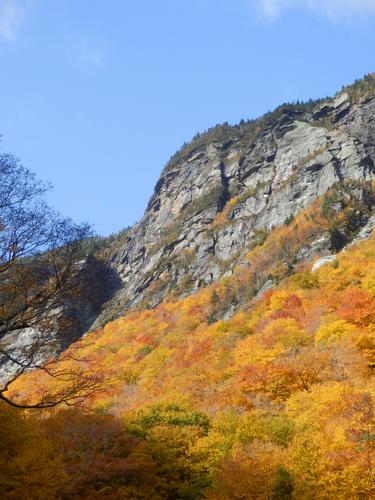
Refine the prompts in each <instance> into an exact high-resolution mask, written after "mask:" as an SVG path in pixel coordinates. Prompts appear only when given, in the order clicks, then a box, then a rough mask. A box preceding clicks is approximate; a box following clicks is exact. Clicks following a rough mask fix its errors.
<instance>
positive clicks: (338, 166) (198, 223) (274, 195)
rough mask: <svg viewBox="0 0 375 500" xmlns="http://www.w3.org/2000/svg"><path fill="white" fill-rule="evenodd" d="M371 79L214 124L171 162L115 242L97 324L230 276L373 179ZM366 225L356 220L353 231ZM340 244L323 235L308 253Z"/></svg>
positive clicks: (374, 98) (374, 87) (374, 83)
mask: <svg viewBox="0 0 375 500" xmlns="http://www.w3.org/2000/svg"><path fill="white" fill-rule="evenodd" d="M374 111H375V80H374V77H373V76H372V75H369V76H368V77H366V78H365V79H364V80H362V81H360V82H357V83H356V84H354V85H353V86H350V87H347V88H345V89H343V91H342V92H340V93H339V94H337V96H336V97H335V98H333V99H327V100H324V101H317V102H316V103H314V102H310V103H308V104H304V105H299V104H295V105H283V106H281V107H280V108H278V109H277V110H276V111H275V112H273V113H269V114H268V115H265V116H264V117H262V118H261V119H259V120H255V121H250V122H242V123H241V124H240V125H238V126H235V127H230V126H228V125H223V126H218V127H215V128H213V129H211V130H209V131H208V132H207V133H205V134H203V135H201V136H198V137H196V138H195V139H194V140H193V141H192V142H191V143H190V144H188V145H186V146H184V148H182V150H181V151H180V152H179V153H177V154H176V155H175V156H174V157H173V158H172V159H171V160H170V162H169V163H168V165H167V166H166V168H165V169H164V171H163V172H162V174H161V177H160V179H159V181H158V183H157V185H156V187H155V192H154V194H153V196H152V198H151V200H150V202H149V205H148V207H147V210H146V212H145V214H144V217H143V218H142V220H141V221H140V222H139V223H138V224H136V225H135V226H134V227H133V228H131V229H130V230H128V231H127V232H126V233H125V235H124V234H123V235H122V237H121V239H119V240H117V241H116V242H115V243H114V244H113V245H112V247H113V248H112V251H111V255H110V259H111V262H112V266H113V267H114V268H115V270H116V272H117V273H118V275H119V276H120V278H121V280H122V282H123V288H122V289H121V290H120V291H119V292H118V293H117V295H116V296H115V297H114V298H113V300H112V301H111V302H110V303H109V304H107V306H106V308H105V309H104V311H103V314H102V315H101V316H100V317H99V318H98V321H97V322H96V323H95V324H94V326H96V325H100V324H103V323H105V322H106V321H107V320H108V319H111V318H113V317H117V316H119V315H121V314H123V313H124V312H125V311H126V310H127V309H129V308H133V307H134V306H137V307H149V306H154V305H156V304H157V303H159V302H160V301H161V300H163V298H164V297H165V296H166V295H168V294H169V293H174V294H176V295H184V294H186V293H190V292H192V291H195V290H197V289H199V288H201V287H204V286H207V285H209V284H211V283H213V282H215V281H216V280H217V279H219V278H220V277H222V276H225V275H230V274H231V272H232V271H233V269H234V267H235V266H236V265H237V264H238V263H240V262H241V261H242V260H243V257H244V255H245V254H246V252H247V251H248V250H249V249H250V248H251V247H252V246H254V245H256V244H257V243H259V242H261V241H262V239H264V237H265V235H266V234H267V233H268V232H269V231H270V230H271V229H272V228H274V227H277V226H281V225H283V224H284V223H285V222H287V221H289V220H291V218H292V217H293V216H295V215H296V214H297V213H298V212H299V211H300V210H301V209H303V208H306V207H307V206H308V205H309V204H310V203H312V201H313V200H314V199H315V198H316V197H317V196H320V195H322V194H324V193H325V192H326V191H327V190H328V188H329V187H330V186H332V185H333V184H335V183H337V182H339V183H340V182H343V181H344V180H346V179H352V180H357V181H361V182H362V181H366V180H370V179H371V178H373V176H374V160H375V123H374V119H373V116H374ZM366 223H367V220H366V219H362V220H358V228H357V230H359V229H360V227H361V226H363V225H365V224H366ZM347 242H348V241H347V238H346V237H345V238H343V240H342V243H341V246H340V245H339V246H338V248H337V242H336V243H333V242H332V241H330V240H329V239H327V241H324V242H323V241H322V242H320V244H319V245H317V248H316V252H314V251H313V252H311V255H310V258H311V257H312V256H313V255H314V253H321V254H324V253H330V252H332V251H337V250H339V249H340V248H341V247H342V246H343V245H344V244H346V243H347Z"/></svg>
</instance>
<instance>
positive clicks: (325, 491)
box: [0, 185, 375, 500]
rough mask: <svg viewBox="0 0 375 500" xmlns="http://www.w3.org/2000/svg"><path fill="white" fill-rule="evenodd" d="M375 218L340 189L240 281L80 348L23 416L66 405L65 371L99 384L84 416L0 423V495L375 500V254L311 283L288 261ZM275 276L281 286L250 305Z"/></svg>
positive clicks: (270, 243)
mask: <svg viewBox="0 0 375 500" xmlns="http://www.w3.org/2000/svg"><path fill="white" fill-rule="evenodd" d="M357 187H358V186H357ZM366 189H367V190H368V194H369V196H366V199H367V200H368V199H369V198H371V196H370V195H371V194H372V188H371V186H370V185H369V186H367V188H366ZM345 193H346V194H345ZM338 200H341V201H342V204H341V205H340V206H339V209H338V208H337V202H338ZM335 207H336V208H335ZM367 209H368V206H367V205H366V204H364V203H362V202H360V201H358V198H356V197H351V196H350V195H349V194H348V190H347V189H346V188H345V187H344V188H342V189H335V188H334V189H332V190H331V191H329V192H328V193H327V195H326V196H325V197H323V198H320V199H318V200H317V201H316V202H315V203H314V204H313V205H312V206H310V207H309V208H308V209H307V210H305V211H303V212H301V213H300V214H299V215H298V216H297V217H296V218H295V219H293V220H290V221H287V223H286V224H285V226H284V227H280V228H276V229H275V230H273V231H272V232H271V233H270V234H269V235H264V237H263V238H262V241H259V242H258V244H257V245H255V246H254V248H253V249H252V250H251V251H250V252H249V254H248V255H247V258H246V261H247V262H246V263H244V264H243V265H242V266H241V267H238V268H237V269H236V270H235V272H234V274H233V275H232V276H231V277H228V278H225V279H222V280H220V281H219V282H218V283H216V284H215V285H212V286H211V287H208V288H205V289H203V290H201V291H199V292H197V293H196V294H194V295H191V296H189V297H186V298H183V299H178V300H177V299H174V298H173V297H171V298H169V299H167V300H165V301H164V302H163V303H162V304H161V305H159V306H158V307H156V308H155V309H153V310H147V311H137V312H131V313H129V314H127V315H126V316H124V317H122V318H120V319H118V320H116V321H114V322H111V323H109V324H107V325H106V326H105V327H104V328H102V329H99V330H97V331H95V332H93V333H90V334H88V335H86V337H85V338H84V339H82V340H81V341H80V342H79V343H76V344H74V345H73V346H71V348H70V350H69V351H68V352H67V353H64V356H63V360H62V361H61V365H60V369H59V373H58V374H57V373H56V377H55V378H51V377H48V376H47V375H46V376H45V377H41V376H40V373H39V374H36V373H30V374H29V375H28V376H26V377H24V378H23V379H20V380H19V381H17V385H16V386H15V387H14V389H13V394H12V396H13V397H16V398H18V401H24V400H28V401H32V400H33V398H37V397H39V396H40V395H41V394H43V392H44V391H47V390H49V391H50V390H53V391H55V392H56V393H58V391H61V390H62V388H63V387H64V385H65V384H66V382H65V380H64V373H69V371H70V370H71V369H72V367H74V369H75V370H76V369H81V370H84V371H85V372H90V371H93V372H96V373H97V372H101V374H102V375H103V376H104V380H105V383H104V384H103V387H102V390H101V391H100V392H98V393H96V394H95V395H94V396H92V397H91V398H89V399H88V400H87V401H86V403H85V405H84V407H83V408H70V409H69V408H68V409H60V410H54V411H51V412H48V413H44V414H43V416H42V417H41V416H40V415H39V416H38V415H36V414H35V413H26V414H23V413H20V412H19V411H16V410H13V409H9V408H5V407H2V412H1V414H0V426H1V429H2V436H3V441H2V443H1V446H0V463H1V469H0V493H1V495H2V496H4V495H7V496H9V498H66V499H68V498H69V499H71V498H90V499H91V498H124V499H146V498H147V499H171V500H172V499H199V498H208V499H215V500H216V499H222V500H224V499H225V500H232V499H315V498H322V499H324V498H339V499H344V498H345V499H350V498H360V499H370V498H373V497H374V495H375V482H374V480H375V476H374V461H375V415H374V398H375V383H374V374H373V370H374V368H375V268H374V265H373V263H374V259H375V238H374V237H372V238H371V239H369V240H368V241H363V242H359V243H357V244H356V245H355V246H353V247H351V248H348V249H346V250H343V251H342V252H341V253H339V254H338V255H337V262H334V263H333V264H328V265H325V266H322V267H320V268H319V269H318V270H317V271H315V272H311V264H309V265H308V264H297V263H296V261H295V255H296V253H298V251H299V250H301V248H303V247H304V246H306V245H308V244H309V242H312V241H314V240H315V239H316V238H317V237H318V236H319V235H321V234H323V233H328V234H330V235H331V236H332V237H333V240H332V241H336V239H335V235H336V236H337V234H341V235H345V234H346V235H348V233H350V231H351V228H353V227H355V224H353V220H354V219H355V217H356V216H359V215H360V214H361V213H364V212H365V211H366V210H367ZM353 230H354V229H353ZM340 241H341V240H340ZM260 275H262V279H260V278H259V277H260ZM267 276H271V277H272V279H273V280H274V281H275V282H277V283H278V286H277V287H276V288H274V289H269V290H267V291H265V292H263V293H261V294H260V295H259V296H258V297H257V298H252V297H253V295H254V293H255V292H256V291H257V284H256V283H257V279H259V283H260V282H263V281H264V279H263V278H264V277H267ZM233 304H235V305H236V307H237V308H238V305H239V304H242V306H241V307H240V308H238V311H237V312H236V313H235V314H234V315H233V316H232V317H231V318H230V319H227V320H225V319H220V318H223V317H224V315H225V312H226V311H228V307H229V306H230V305H233Z"/></svg>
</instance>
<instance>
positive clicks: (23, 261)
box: [0, 154, 99, 408]
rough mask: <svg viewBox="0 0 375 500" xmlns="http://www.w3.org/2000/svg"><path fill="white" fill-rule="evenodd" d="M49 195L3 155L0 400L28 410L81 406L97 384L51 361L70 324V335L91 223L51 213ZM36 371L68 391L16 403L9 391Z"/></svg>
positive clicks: (95, 379) (0, 170)
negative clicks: (0, 374) (70, 305)
mask: <svg viewBox="0 0 375 500" xmlns="http://www.w3.org/2000/svg"><path fill="white" fill-rule="evenodd" d="M48 189H49V186H48V185H46V184H44V183H42V182H40V181H39V180H37V179H36V177H35V175H34V174H32V173H31V172H30V171H29V170H27V169H25V168H24V167H23V166H22V165H20V163H19V162H18V160H16V159H15V158H14V157H12V156H10V155H4V154H3V155H0V357H1V360H0V361H2V362H3V363H4V362H7V364H8V365H10V366H11V367H12V370H11V373H10V374H8V377H7V379H6V380H5V381H3V385H2V387H0V399H2V400H4V401H6V402H7V403H9V404H11V405H13V406H19V407H27V408H29V407H32V408H46V407H51V406H54V405H56V404H59V403H61V402H65V403H67V404H75V403H77V402H79V401H81V400H82V398H83V397H85V396H87V395H89V394H91V392H92V391H93V390H95V389H96V387H97V385H98V383H99V379H98V377H95V376H89V375H87V376H86V375H85V372H84V370H78V371H76V372H74V373H73V372H71V373H61V372H59V370H58V368H56V367H55V366H54V363H53V362H51V361H46V360H47V359H48V357H49V356H51V354H52V353H55V352H56V346H55V335H54V332H55V331H56V330H57V329H60V330H61V328H64V324H63V322H64V321H65V328H67V329H69V322H68V321H66V318H64V319H62V318H63V315H62V308H63V307H64V304H66V303H67V302H68V301H74V298H75V295H76V294H77V288H78V274H79V267H80V265H79V260H80V259H82V245H83V243H84V241H85V240H87V238H88V237H89V236H90V235H91V230H90V227H89V226H88V225H87V224H81V225H77V224H74V223H73V222H72V221H71V220H70V219H67V218H63V217H61V216H60V215H59V214H58V213H57V212H55V211H54V210H53V209H51V208H50V207H49V206H48V204H47V203H46V202H45V200H44V195H45V193H46V191H47V190H48ZM25 332H29V333H30V335H25ZM25 339H27V340H25ZM15 345H16V346H17V347H15ZM30 369H39V370H43V371H44V372H46V373H48V374H49V375H50V376H52V377H55V378H58V379H59V380H64V381H65V382H66V389H65V390H64V391H61V390H60V391H58V392H57V393H50V394H44V395H43V397H42V398H41V399H40V401H38V402H36V403H35V402H34V403H33V404H30V405H28V404H21V403H18V402H17V401H14V400H12V399H11V398H9V396H8V394H9V393H7V391H8V390H9V388H10V386H11V384H12V383H13V382H14V381H15V380H16V379H17V378H18V377H19V376H20V375H22V374H23V373H24V372H25V371H27V370H30Z"/></svg>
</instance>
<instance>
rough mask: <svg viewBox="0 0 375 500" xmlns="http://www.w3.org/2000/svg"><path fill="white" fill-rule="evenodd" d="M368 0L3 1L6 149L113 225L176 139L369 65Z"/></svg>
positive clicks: (58, 199) (373, 44) (72, 203)
mask: <svg viewBox="0 0 375 500" xmlns="http://www.w3.org/2000/svg"><path fill="white" fill-rule="evenodd" d="M374 25H375V0H158V1H156V0H137V1H130V0H0V67H1V79H0V99H1V114H0V116H1V123H0V133H1V134H2V135H3V138H2V144H1V149H2V151H6V152H11V153H14V154H15V155H16V156H18V157H20V158H21V160H22V162H23V164H24V165H25V166H27V167H29V168H30V169H31V170H34V171H35V172H37V174H38V175H39V177H41V178H42V179H45V180H49V181H51V182H52V184H53V186H54V189H53V191H52V192H51V194H50V196H49V199H50V202H51V204H53V205H54V206H55V207H56V208H58V209H59V210H60V211H61V212H62V213H64V214H65V215H69V216H71V217H73V218H74V219H75V220H77V221H82V220H88V221H90V222H91V223H92V224H93V225H94V227H95V229H96V230H97V231H98V232H99V233H100V234H109V233H111V232H114V231H117V230H119V229H121V228H122V227H124V226H127V225H129V224H132V223H134V222H135V221H136V220H137V219H139V218H140V217H141V216H142V213H143V211H144V208H145V206H146V204H147V201H148V199H149V198H150V196H151V194H152V191H153V187H154V184H155V182H156V181H157V179H158V177H159V174H160V172H161V170H162V168H163V166H164V165H165V163H166V162H167V160H168V159H169V157H170V156H171V155H172V154H173V153H174V152H175V151H176V150H177V149H178V148H179V147H180V146H181V144H182V143H183V142H184V141H188V140H190V138H191V137H192V136H193V135H194V134H195V133H196V132H197V131H203V130H204V129H206V128H208V127H210V126H212V125H215V124H216V123H221V122H224V121H228V122H229V123H237V122H238V121H239V120H240V119H241V118H245V119H246V118H253V117H256V116H258V115H260V114H262V113H264V112H266V111H268V110H270V109H272V108H274V107H275V106H277V105H278V104H280V103H282V102H285V101H291V100H296V99H308V98H309V97H313V98H314V97H322V96H325V95H330V94H333V93H334V92H335V91H336V90H338V89H339V88H340V87H341V86H342V85H343V84H346V83H350V82H351V81H352V80H354V79H355V78H358V77H361V76H362V75H363V74H365V73H369V72H373V71H375V56H374V54H375V29H374Z"/></svg>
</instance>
